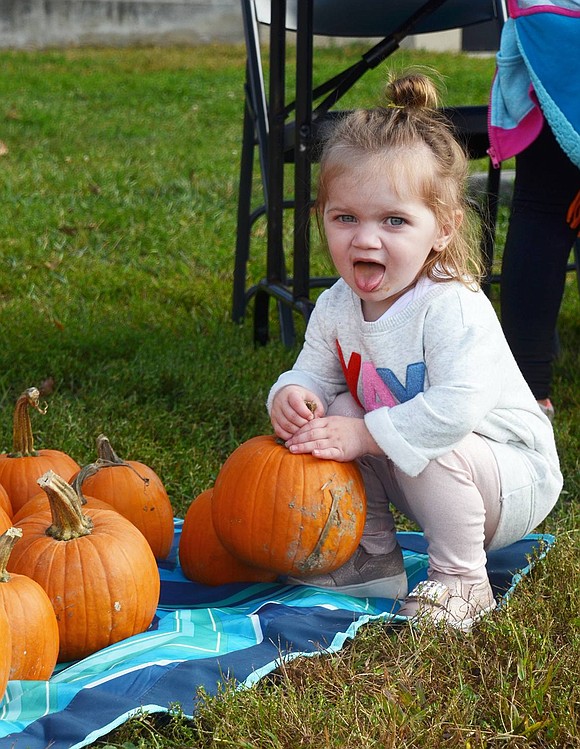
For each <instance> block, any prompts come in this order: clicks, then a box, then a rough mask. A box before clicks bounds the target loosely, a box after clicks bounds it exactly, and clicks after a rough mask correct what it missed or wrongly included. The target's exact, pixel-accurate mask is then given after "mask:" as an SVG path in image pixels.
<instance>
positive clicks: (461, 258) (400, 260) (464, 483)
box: [268, 74, 562, 630]
mask: <svg viewBox="0 0 580 749" xmlns="http://www.w3.org/2000/svg"><path fill="white" fill-rule="evenodd" d="M387 95H388V100H389V103H388V104H387V106H386V107H385V108H377V109H374V110H370V111H369V110H361V111H355V112H353V113H350V114H349V115H346V116H345V117H344V118H343V119H341V120H340V121H339V122H338V123H337V124H336V125H335V127H334V130H333V132H332V133H331V135H330V137H329V138H328V140H327V142H326V144H325V147H324V150H323V154H322V160H321V165H320V182H319V191H318V197H317V202H316V210H317V213H318V216H319V219H320V221H321V223H322V225H323V227H324V232H325V234H326V238H327V241H328V247H329V250H330V254H331V256H332V260H333V262H334V264H335V266H336V269H337V271H338V273H339V274H340V277H341V278H340V279H339V280H338V281H337V282H336V284H335V285H334V286H333V287H332V288H330V289H328V290H327V291H325V292H324V293H323V294H321V296H320V297H319V299H318V301H317V303H316V306H315V309H314V311H313V313H312V316H311V319H310V321H309V324H308V328H307V332H306V339H305V343H304V347H303V349H302V351H301V353H300V354H299V356H298V359H297V361H296V363H295V365H294V367H293V369H292V370H290V371H288V372H285V373H284V374H282V375H281V376H280V378H279V379H278V381H277V382H276V383H275V385H274V386H273V387H272V390H271V392H270V395H269V398H268V409H269V413H270V417H271V421H272V425H273V427H274V431H275V432H276V434H277V435H278V436H279V437H281V438H282V439H283V440H284V441H285V442H286V445H287V446H288V448H289V449H290V450H291V451H292V452H294V453H312V454H313V455H315V456H317V457H319V458H321V459H323V460H324V459H333V460H340V461H351V460H357V461H358V463H359V465H360V468H361V470H362V472H363V477H364V480H365V487H366V492H367V519H366V524H365V529H364V533H363V537H362V540H361V543H360V546H359V548H358V549H357V551H356V552H355V554H354V555H353V556H352V558H351V559H350V560H349V561H348V562H347V563H346V564H345V565H344V566H343V567H341V568H340V569H338V570H336V571H335V572H333V573H331V574H327V575H318V576H315V577H310V578H304V579H300V580H299V579H294V578H293V579H290V580H289V582H291V583H295V584H309V585H315V586H319V587H327V588H333V589H334V590H336V591H341V592H344V593H348V594H350V595H355V596H363V597H364V596H379V597H386V598H404V599H405V600H404V602H403V605H402V607H401V609H400V610H399V613H400V614H403V615H406V616H408V617H410V618H413V619H415V620H418V619H421V618H423V617H428V618H429V619H430V620H434V621H436V622H443V623H446V624H449V625H451V626H453V627H457V628H460V629H463V630H468V629H470V628H471V626H472V625H473V624H474V623H475V622H476V621H477V620H478V619H479V618H480V617H481V616H483V615H484V614H485V613H486V612H488V611H490V610H491V609H493V608H494V606H495V601H494V597H493V594H492V590H491V587H490V584H489V581H488V577H487V572H486V566H485V565H486V550H488V549H495V548H500V547H502V546H506V545H508V544H511V543H512V542H514V541H516V540H518V539H520V538H522V537H523V536H524V535H526V534H527V533H528V532H530V531H531V530H533V529H534V528H535V527H536V526H537V525H538V524H539V523H540V522H541V521H542V520H543V519H544V518H545V517H546V515H547V514H548V513H549V511H550V510H551V508H552V507H553V506H554V504H555V502H556V500H557V498H558V495H559V493H560V490H561V488H562V477H561V473H560V469H559V463H558V456H557V453H556V447H555V443H554V436H553V432H552V428H551V425H550V422H549V420H548V419H547V418H546V417H545V416H544V415H543V414H542V412H541V411H540V408H539V407H538V404H537V403H536V400H535V398H534V396H533V395H532V393H531V391H530V389H529V387H528V386H527V384H526V382H525V380H524V378H523V377H522V375H521V373H520V371H519V369H518V367H517V365H516V363H515V361H514V359H513V356H512V354H511V353H510V349H509V347H508V345H507V343H506V340H505V338H504V336H503V334H502V331H501V327H500V324H499V321H498V319H497V316H496V314H495V312H494V310H493V308H492V306H491V304H490V302H489V301H488V299H487V297H486V296H485V294H484V293H483V292H482V291H481V290H480V289H479V286H478V282H477V281H478V277H479V275H478V264H477V260H476V257H477V254H476V243H475V242H474V241H472V238H470V231H469V222H468V221H466V220H465V217H466V206H465V203H464V187H465V183H466V177H467V160H466V157H465V155H464V153H463V151H462V149H461V147H460V146H459V145H458V143H457V142H456V140H455V139H454V137H453V135H452V133H451V131H450V129H449V127H448V126H447V124H446V123H445V122H444V121H443V120H442V119H441V116H440V115H439V114H438V112H437V111H436V106H437V92H436V89H435V86H434V84H433V83H432V81H431V80H430V79H429V78H427V77H425V76H423V75H420V74H411V75H407V76H404V77H402V78H400V79H398V80H396V81H393V82H392V83H391V84H390V85H389V86H388V89H387ZM306 402H309V403H314V404H315V407H316V408H315V411H314V414H313V413H312V412H311V410H310V409H309V407H308V406H307V404H306ZM390 504H392V505H393V506H394V507H396V508H397V509H398V510H399V511H401V512H402V513H404V514H405V515H406V516H408V517H409V518H411V519H412V520H413V521H414V522H416V523H417V524H418V525H419V526H420V527H421V528H422V530H423V532H424V534H425V537H426V540H427V542H428V554H429V569H428V580H427V581H424V582H423V583H421V584H419V586H417V588H415V589H414V590H413V591H411V593H409V594H407V581H406V576H405V572H404V567H403V559H402V553H401V549H400V548H399V546H398V544H397V540H396V535H395V526H394V521H393V516H392V514H391V510H390V506H389V505H390Z"/></svg>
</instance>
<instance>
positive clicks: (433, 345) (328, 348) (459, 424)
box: [268, 279, 562, 547]
mask: <svg viewBox="0 0 580 749" xmlns="http://www.w3.org/2000/svg"><path fill="white" fill-rule="evenodd" d="M289 384H297V385H302V386H304V387H306V388H308V389H309V390H311V391H313V392H315V393H316V394H317V395H318V396H319V397H320V399H321V400H322V402H323V403H324V404H325V405H326V407H328V405H329V404H330V403H332V401H333V400H334V398H335V397H336V396H337V395H338V394H339V393H342V392H345V391H346V390H349V391H350V393H351V395H352V396H353V397H354V398H355V400H356V401H357V402H358V403H359V404H360V405H361V406H362V407H363V409H364V411H365V416H364V419H365V423H366V425H367V428H368V430H369V432H370V433H371V435H372V437H373V439H374V440H375V442H376V443H377V444H378V445H379V447H380V448H381V449H382V450H383V451H384V453H385V455H386V456H387V457H388V458H390V459H391V460H392V461H393V462H394V463H395V464H396V465H397V466H398V467H399V468H400V469H401V470H402V471H403V472H405V473H407V474H408V475H410V476H416V475H417V474H419V473H420V472H421V471H422V470H423V469H424V468H425V466H426V465H427V463H428V462H429V461H430V460H432V459H433V458H436V457H438V456H441V455H444V454H445V453H447V452H449V451H450V450H452V449H453V448H454V447H455V446H456V445H457V444H458V443H459V442H460V441H461V440H462V439H463V438H464V437H466V436H467V435H468V434H469V433H471V432H475V433H477V434H479V435H481V436H482V437H484V438H485V439H486V440H487V441H488V443H489V445H490V447H491V449H492V450H493V452H494V454H495V457H496V460H497V464H498V469H499V474H500V479H501V486H502V517H501V520H500V526H499V527H498V530H497V532H496V535H495V537H494V542H493V547H500V546H503V545H505V544H506V542H507V543H511V542H512V540H515V539H516V538H521V537H522V536H524V535H526V533H528V532H530V531H531V530H533V528H534V527H535V526H537V525H538V524H539V523H540V522H541V521H542V520H543V519H544V518H545V517H546V515H547V514H548V513H549V511H550V510H551V509H552V507H553V506H554V504H555V503H556V500H557V498H558V496H559V494H560V491H561V488H562V476H561V473H560V468H559V460H558V455H557V452H556V445H555V441H554V434H553V431H552V426H551V424H550V422H549V420H548V419H547V418H546V417H545V416H544V414H543V413H542V412H541V410H540V408H539V407H538V404H537V403H536V400H535V398H534V396H533V394H532V392H531V390H530V389H529V387H528V385H527V383H526V381H525V380H524V378H523V375H522V374H521V372H520V370H519V368H518V366H517V364H516V362H515V360H514V358H513V355H512V353H511V351H510V348H509V346H508V344H507V341H506V339H505V337H504V335H503V331H502V329H501V326H500V323H499V320H498V318H497V315H496V313H495V310H494V309H493V307H492V305H491V303H490V302H489V300H488V298H487V297H486V296H485V294H484V293H483V292H482V291H477V292H475V291H472V290H470V289H468V288H466V287H465V286H464V285H463V284H461V283H459V282H458V281H447V282H441V283H434V284H430V285H429V287H428V288H427V290H426V291H425V292H424V293H423V294H421V295H419V296H418V298H414V299H412V301H410V302H409V304H407V305H406V306H405V307H404V308H403V309H402V310H401V311H399V312H396V313H394V314H391V315H385V316H383V317H382V318H380V319H379V320H377V321H375V322H366V321H365V320H364V318H363V315H362V310H361V302H360V299H359V298H358V297H357V296H356V295H355V294H354V293H353V292H352V290H351V289H350V288H349V287H348V285H347V284H346V283H345V282H344V281H342V279H339V280H338V281H337V283H336V284H335V285H334V286H333V287H332V288H330V289H328V290H327V291H325V292H323V293H322V294H321V296H320V297H319V299H318V301H317V302H316V306H315V308H314V311H313V313H312V316H311V318H310V321H309V324H308V328H307V331H306V338H305V343H304V346H303V349H302V351H301V353H300V354H299V356H298V359H297V360H296V363H295V365H294V367H293V368H292V370H290V371H288V372H285V373H284V374H282V375H281V376H280V377H279V379H278V380H277V382H276V383H275V384H274V386H273V387H272V390H271V391H270V395H269V398H268V408H270V405H271V402H272V398H273V397H274V395H275V393H276V392H277V391H278V390H279V389H280V388H281V387H283V386H285V385H289Z"/></svg>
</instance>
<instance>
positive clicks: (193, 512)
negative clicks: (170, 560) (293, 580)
mask: <svg viewBox="0 0 580 749" xmlns="http://www.w3.org/2000/svg"><path fill="white" fill-rule="evenodd" d="M212 494H213V489H206V490H205V491H203V492H202V493H201V494H200V495H199V496H198V497H197V498H196V499H194V500H193V502H192V503H191V504H190V506H189V509H188V510H187V513H186V515H185V519H184V521H183V527H182V529H181V538H180V540H179V562H180V564H181V569H182V571H183V574H184V575H185V576H186V577H187V578H189V579H190V580H194V581H195V582H197V583H202V584H203V585H224V584H225V583H237V582H245V583H250V582H273V581H274V580H275V579H276V573H275V572H269V571H268V570H260V569H257V568H256V567H251V566H250V565H248V564H245V563H244V562H242V561H240V560H239V559H237V558H236V557H235V556H233V555H232V554H230V552H229V551H228V550H227V549H226V548H225V546H224V545H223V544H222V542H221V541H220V540H219V538H218V537H217V535H216V532H215V530H214V527H213V520H212V517H211V504H212Z"/></svg>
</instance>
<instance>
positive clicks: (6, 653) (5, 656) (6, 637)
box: [0, 604, 12, 702]
mask: <svg viewBox="0 0 580 749" xmlns="http://www.w3.org/2000/svg"><path fill="white" fill-rule="evenodd" d="M11 660H12V632H11V630H10V622H9V620H8V615H7V614H6V611H5V610H4V606H2V605H1V604H0V702H1V701H2V699H3V697H4V693H5V692H6V685H7V684H8V678H9V676H10V663H11Z"/></svg>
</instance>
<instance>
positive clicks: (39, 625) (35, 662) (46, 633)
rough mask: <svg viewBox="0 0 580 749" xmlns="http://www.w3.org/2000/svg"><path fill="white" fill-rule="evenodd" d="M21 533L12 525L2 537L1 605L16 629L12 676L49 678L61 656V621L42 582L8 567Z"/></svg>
mask: <svg viewBox="0 0 580 749" xmlns="http://www.w3.org/2000/svg"><path fill="white" fill-rule="evenodd" d="M21 536H22V531H21V530H20V529H19V528H9V529H8V530H7V531H6V533H4V534H3V535H2V536H0V606H1V605H2V604H3V605H4V608H5V609H6V613H7V615H8V619H9V621H10V627H11V629H12V658H11V662H10V679H29V680H40V681H45V680H46V679H49V678H50V676H51V674H52V672H53V670H54V667H55V665H56V659H57V657H58V624H57V622H56V615H55V613H54V609H53V608H52V604H51V602H50V599H49V598H48V596H47V595H46V593H45V592H44V590H43V589H42V588H41V587H40V585H39V584H38V583H37V582H36V581H34V580H33V579H32V578H30V577H27V576H26V575H18V574H16V573H12V574H11V573H9V572H8V571H7V569H6V564H7V562H8V559H9V557H10V553H11V551H12V549H13V547H14V544H15V543H16V542H17V541H18V539H19V538H20V537H21Z"/></svg>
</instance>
